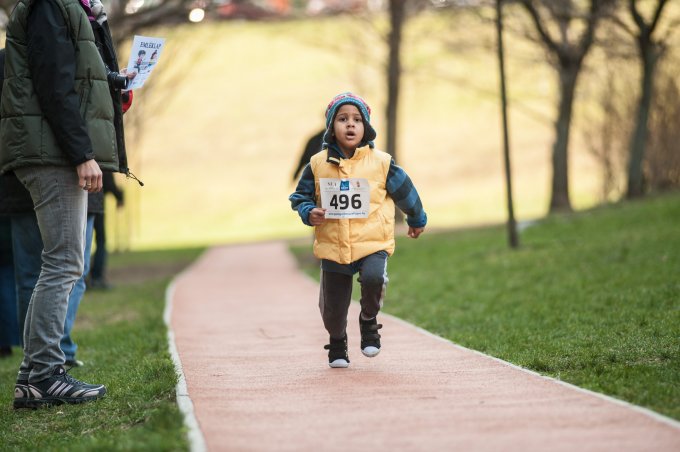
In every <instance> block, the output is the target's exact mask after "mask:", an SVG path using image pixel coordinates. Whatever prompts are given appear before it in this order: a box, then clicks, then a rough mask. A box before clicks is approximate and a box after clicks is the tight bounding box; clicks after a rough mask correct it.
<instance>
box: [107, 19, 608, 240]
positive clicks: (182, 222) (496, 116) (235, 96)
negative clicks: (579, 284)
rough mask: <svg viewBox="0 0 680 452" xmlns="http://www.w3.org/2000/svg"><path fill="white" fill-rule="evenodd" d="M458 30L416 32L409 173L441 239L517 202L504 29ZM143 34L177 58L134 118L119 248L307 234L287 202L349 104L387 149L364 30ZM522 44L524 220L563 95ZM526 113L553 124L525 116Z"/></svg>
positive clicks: (544, 168) (209, 27)
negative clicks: (507, 122)
mask: <svg viewBox="0 0 680 452" xmlns="http://www.w3.org/2000/svg"><path fill="white" fill-rule="evenodd" d="M449 20H452V19H451V18H446V17H444V16H430V15H423V16H420V17H419V18H417V19H414V20H413V21H411V22H409V24H408V26H407V28H406V35H405V42H404V65H405V73H404V81H403V87H402V104H401V121H400V124H399V126H400V127H399V138H400V149H399V163H401V164H402V165H404V166H405V167H406V169H407V170H408V171H409V173H410V174H411V176H412V177H413V179H414V180H415V182H416V184H417V185H418V188H419V190H420V191H421V194H422V196H423V199H424V201H425V205H426V207H427V209H428V213H429V216H430V219H431V224H432V225H433V226H452V225H470V224H480V223H489V222H498V221H501V220H502V219H503V218H504V216H505V208H504V196H505V195H504V188H503V187H504V185H503V176H502V174H503V173H502V166H501V160H502V159H501V148H500V138H499V137H500V135H499V124H500V113H499V109H498V106H497V102H496V91H497V85H498V81H497V78H496V73H497V70H496V63H495V60H494V57H493V51H492V50H491V47H490V46H491V45H492V44H493V29H492V28H490V26H486V25H484V26H483V25H480V24H479V21H475V20H474V19H473V18H471V17H467V18H466V17H459V18H458V19H456V22H455V23H450V22H449ZM462 25H465V26H462ZM376 27H377V29H378V30H380V31H381V32H384V30H385V24H384V23H381V22H379V21H378V22H377V23H376ZM146 34H148V35H154V36H165V37H166V38H167V50H165V51H164V53H163V55H162V57H161V61H160V64H159V65H158V67H157V69H156V71H157V72H155V73H154V74H153V75H152V78H151V79H150V85H149V86H145V87H144V88H142V89H141V90H139V91H138V92H137V93H135V94H136V97H135V104H134V105H133V108H132V109H131V110H130V112H129V113H128V114H127V115H126V124H127V129H128V141H129V142H130V145H129V148H130V149H129V153H130V155H131V163H132V164H131V167H132V170H133V172H134V173H135V174H136V175H137V176H139V177H140V178H141V179H142V180H144V182H145V183H146V186H145V187H143V188H140V187H138V186H137V185H136V184H135V183H132V182H131V181H128V182H127V183H126V184H125V187H126V189H127V192H128V201H129V203H128V206H127V208H126V211H125V213H124V215H122V216H121V218H118V219H117V220H115V221H114V218H113V216H111V217H112V218H110V226H111V228H112V229H115V230H117V231H118V232H117V233H116V234H112V239H113V240H114V241H116V243H117V244H118V245H123V246H125V245H129V246H132V247H134V248H148V247H158V246H165V245H169V244H173V245H180V244H182V245H186V244H206V243H215V242H229V241H236V240H244V239H259V238H270V237H290V236H297V235H304V234H305V229H304V227H303V226H302V225H301V224H300V223H299V221H298V220H297V218H296V216H295V215H294V213H292V212H291V211H290V209H289V204H288V202H287V196H288V194H290V192H291V191H292V190H293V188H294V185H293V182H292V181H291V172H292V170H293V168H294V166H295V164H296V162H297V159H298V156H299V154H300V153H301V151H302V148H303V146H304V143H305V141H306V139H307V138H308V137H309V136H311V135H312V134H313V133H314V132H316V131H317V130H318V129H320V128H321V127H322V125H323V112H324V109H325V106H326V104H327V102H328V101H329V100H330V98H332V97H333V96H334V95H335V94H337V93H338V92H341V91H344V90H354V91H356V92H358V93H360V94H362V95H363V96H364V97H365V98H366V99H367V100H368V101H369V103H370V104H371V105H372V107H373V117H372V121H373V123H374V124H375V127H376V129H377V130H378V139H377V145H378V147H379V148H380V147H384V144H385V142H384V137H385V124H384V119H383V111H384V103H385V91H386V90H385V84H384V81H383V78H384V77H383V74H382V64H383V61H384V58H385V57H384V56H385V47H384V43H383V42H382V41H381V38H380V36H379V35H378V34H377V33H376V31H375V30H374V29H373V28H372V27H371V26H369V25H368V24H367V23H366V22H364V21H362V20H359V19H352V18H344V17H336V18H329V19H323V20H315V21H288V22H277V23H239V22H221V23H212V24H203V25H201V26H186V27H175V28H172V29H159V30H149V31H148V32H147V33H146ZM450 35H452V38H460V39H462V40H463V41H465V40H467V41H472V39H471V37H472V36H475V37H476V41H478V42H479V43H481V44H482V45H481V47H480V45H479V44H477V45H475V46H474V47H472V43H471V42H468V43H467V44H466V43H465V42H463V44H460V46H459V47H460V49H459V50H457V51H455V52H453V51H451V50H450V49H449V47H448V45H447V44H446V42H445V41H444V36H447V37H449V36H450ZM447 39H448V38H447ZM511 46H512V48H515V49H517V51H518V52H519V50H520V49H521V54H522V55H523V56H522V58H523V59H517V58H516V59H513V58H510V62H511V63H510V64H511V67H510V70H509V72H510V77H511V82H512V84H511V92H512V93H513V98H516V99H518V101H519V100H521V102H522V105H521V108H520V106H519V103H518V104H517V105H518V107H517V109H516V110H513V112H514V113H513V116H512V117H511V124H512V126H513V131H512V134H511V137H512V141H513V149H512V151H513V168H514V174H515V183H516V192H515V195H516V210H517V213H518V216H519V217H520V219H527V218H534V217H538V216H542V215H543V214H544V212H545V209H546V206H547V203H548V196H549V193H548V191H549V182H550V179H549V178H550V171H549V160H550V146H551V143H552V128H551V119H550V118H551V115H552V113H551V112H552V108H551V104H550V99H551V98H552V97H553V91H554V89H553V86H554V85H553V83H552V82H553V79H552V77H553V76H552V73H551V72H550V71H549V70H548V69H547V68H546V66H545V65H544V64H540V63H538V64H536V63H534V64H527V59H526V58H528V55H532V58H534V59H535V60H540V57H541V55H542V53H541V52H540V51H538V50H536V49H533V50H532V49H530V48H529V49H528V48H527V47H526V45H521V46H520V45H519V44H518V43H514V44H513V43H512V42H511ZM485 49H486V50H485ZM527 105H531V106H532V108H534V109H537V110H539V111H542V112H543V113H542V116H539V118H538V119H536V118H534V117H531V116H529V115H527V114H525V113H523V112H524V111H525V107H526V106H527ZM574 143H575V146H574V149H573V151H572V154H571V158H572V163H571V165H572V178H573V181H572V185H571V186H572V196H573V201H574V205H575V206H576V207H577V208H583V207H587V206H590V205H592V204H593V203H594V202H595V201H596V188H595V187H596V185H597V175H596V174H595V171H594V169H593V166H592V161H591V160H590V158H589V156H588V155H587V153H586V152H583V151H580V150H579V148H578V140H577V139H576V138H575V140H574Z"/></svg>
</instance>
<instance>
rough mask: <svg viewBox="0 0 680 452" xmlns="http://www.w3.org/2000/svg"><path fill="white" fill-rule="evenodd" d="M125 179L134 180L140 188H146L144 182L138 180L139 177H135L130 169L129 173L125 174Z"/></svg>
mask: <svg viewBox="0 0 680 452" xmlns="http://www.w3.org/2000/svg"><path fill="white" fill-rule="evenodd" d="M125 177H126V178H127V179H134V180H136V181H137V183H138V184H139V186H140V187H143V186H144V182H142V181H141V180H139V179H137V176H135V175H134V174H132V171H130V170H129V169H128V170H127V172H126V173H125Z"/></svg>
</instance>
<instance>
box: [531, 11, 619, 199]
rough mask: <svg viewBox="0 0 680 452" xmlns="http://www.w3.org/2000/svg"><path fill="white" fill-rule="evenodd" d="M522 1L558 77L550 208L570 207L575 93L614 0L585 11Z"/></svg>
mask: <svg viewBox="0 0 680 452" xmlns="http://www.w3.org/2000/svg"><path fill="white" fill-rule="evenodd" d="M519 3H520V4H521V5H522V6H523V7H524V8H525V9H526V11H527V12H528V13H529V15H530V17H531V20H532V23H533V26H534V28H535V31H536V33H537V34H538V37H539V39H540V42H541V43H542V45H543V47H544V48H545V49H546V51H547V53H548V57H549V61H550V62H551V64H552V65H553V67H554V68H555V69H556V71H557V75H558V79H559V106H558V112H557V119H556V122H555V135H556V136H555V142H554V144H553V152H552V169H553V180H552V191H551V197H550V212H556V211H565V210H571V202H570V200H569V174H568V161H569V159H568V149H569V132H570V126H571V119H572V110H573V104H574V93H575V90H576V83H577V80H578V76H579V74H580V72H581V68H582V66H583V60H584V59H585V57H586V55H587V54H588V51H589V50H590V48H591V47H592V44H593V41H594V36H595V30H596V28H597V25H598V24H599V22H600V19H601V18H602V17H603V15H604V13H605V11H606V10H607V7H608V6H609V5H611V4H612V3H613V0H589V5H588V8H587V10H586V11H581V8H579V7H578V6H577V2H575V1H574V0H561V1H554V0H519ZM579 28H580V32H579V31H577V30H578V29H579Z"/></svg>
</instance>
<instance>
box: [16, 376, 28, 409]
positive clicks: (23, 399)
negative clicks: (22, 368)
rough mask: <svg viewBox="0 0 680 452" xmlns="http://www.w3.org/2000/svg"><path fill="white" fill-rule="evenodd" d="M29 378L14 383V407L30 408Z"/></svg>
mask: <svg viewBox="0 0 680 452" xmlns="http://www.w3.org/2000/svg"><path fill="white" fill-rule="evenodd" d="M27 403H28V380H17V382H16V384H15V385H14V408H15V409H16V408H28V405H26V404H27Z"/></svg>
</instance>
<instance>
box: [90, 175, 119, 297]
mask: <svg viewBox="0 0 680 452" xmlns="http://www.w3.org/2000/svg"><path fill="white" fill-rule="evenodd" d="M103 182H104V196H106V194H107V193H111V194H112V195H113V197H114V198H116V207H117V208H119V209H120V208H122V207H123V206H124V205H125V197H124V195H123V192H122V190H121V189H120V188H118V186H117V185H116V181H115V180H114V179H113V174H111V173H109V172H106V171H105V172H104V179H103ZM94 237H95V245H96V249H95V251H94V255H93V256H92V267H91V268H90V278H89V282H88V287H89V288H91V289H103V290H108V289H110V288H111V285H110V284H109V281H108V278H107V277H106V260H107V257H108V251H107V250H106V222H105V217H104V209H102V211H101V213H96V214H95V215H94Z"/></svg>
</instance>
